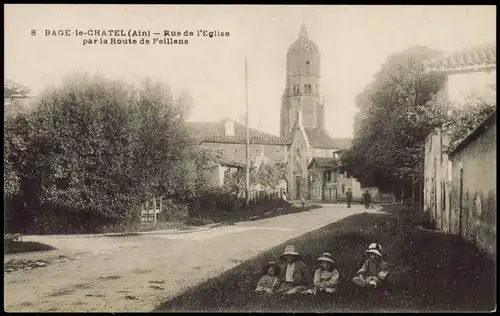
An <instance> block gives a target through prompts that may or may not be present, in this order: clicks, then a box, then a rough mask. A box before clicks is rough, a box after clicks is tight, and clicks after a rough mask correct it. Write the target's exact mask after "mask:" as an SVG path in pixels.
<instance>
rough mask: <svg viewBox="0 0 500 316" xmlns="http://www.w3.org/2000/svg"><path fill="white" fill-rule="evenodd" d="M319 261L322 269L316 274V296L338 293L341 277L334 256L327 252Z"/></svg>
mask: <svg viewBox="0 0 500 316" xmlns="http://www.w3.org/2000/svg"><path fill="white" fill-rule="evenodd" d="M318 261H319V263H320V268H319V269H318V270H316V273H314V294H317V293H318V292H326V293H334V292H336V291H337V286H338V283H339V276H340V275H339V271H338V270H337V269H336V266H335V262H334V261H333V260H332V255H331V254H329V253H327V252H325V253H323V254H322V255H321V257H319V258H318Z"/></svg>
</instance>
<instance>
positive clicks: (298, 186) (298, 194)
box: [295, 176, 301, 200]
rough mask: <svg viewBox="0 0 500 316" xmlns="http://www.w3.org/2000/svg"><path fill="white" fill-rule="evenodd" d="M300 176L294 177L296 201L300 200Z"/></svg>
mask: <svg viewBox="0 0 500 316" xmlns="http://www.w3.org/2000/svg"><path fill="white" fill-rule="evenodd" d="M300 182H301V181H300V176H296V177H295V188H296V190H295V192H296V199H297V200H300V190H301V187H300Z"/></svg>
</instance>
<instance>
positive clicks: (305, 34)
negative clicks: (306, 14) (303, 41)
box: [299, 21, 307, 37]
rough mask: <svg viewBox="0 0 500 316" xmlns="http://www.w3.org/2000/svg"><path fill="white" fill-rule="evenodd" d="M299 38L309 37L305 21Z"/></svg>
mask: <svg viewBox="0 0 500 316" xmlns="http://www.w3.org/2000/svg"><path fill="white" fill-rule="evenodd" d="M299 37H307V27H306V23H305V22H304V21H302V26H301V27H300V34H299Z"/></svg>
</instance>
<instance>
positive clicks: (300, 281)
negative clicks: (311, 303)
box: [277, 245, 311, 294]
mask: <svg viewBox="0 0 500 316" xmlns="http://www.w3.org/2000/svg"><path fill="white" fill-rule="evenodd" d="M280 260H282V261H285V263H284V264H282V266H281V274H280V286H279V288H278V290H277V291H278V292H280V293H286V294H295V293H302V292H304V291H306V290H307V287H308V285H309V284H310V281H311V277H310V274H309V270H308V269H307V267H306V265H305V264H304V262H302V257H301V255H300V254H299V253H298V251H297V250H296V249H295V246H294V245H288V246H286V247H285V251H284V252H283V254H282V255H281V256H280Z"/></svg>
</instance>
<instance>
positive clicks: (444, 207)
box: [423, 129, 452, 231]
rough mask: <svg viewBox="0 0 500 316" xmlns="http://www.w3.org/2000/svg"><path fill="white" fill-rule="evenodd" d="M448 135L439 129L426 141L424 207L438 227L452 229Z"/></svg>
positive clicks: (445, 229) (446, 229) (444, 229)
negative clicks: (447, 150) (447, 152)
mask: <svg viewBox="0 0 500 316" xmlns="http://www.w3.org/2000/svg"><path fill="white" fill-rule="evenodd" d="M448 146H449V139H448V137H447V136H446V135H445V134H444V133H443V132H442V131H441V130H440V129H437V130H436V131H435V132H434V133H433V134H430V135H429V136H428V137H427V139H426V142H425V162H424V207H423V208H424V209H423V211H425V212H428V213H429V215H430V216H431V217H432V218H433V219H434V220H435V221H436V224H437V226H438V228H440V229H441V230H443V231H451V229H452V227H451V226H450V203H449V194H450V193H449V192H450V185H451V183H450V181H449V178H448V155H447V154H446V149H447V148H448Z"/></svg>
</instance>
